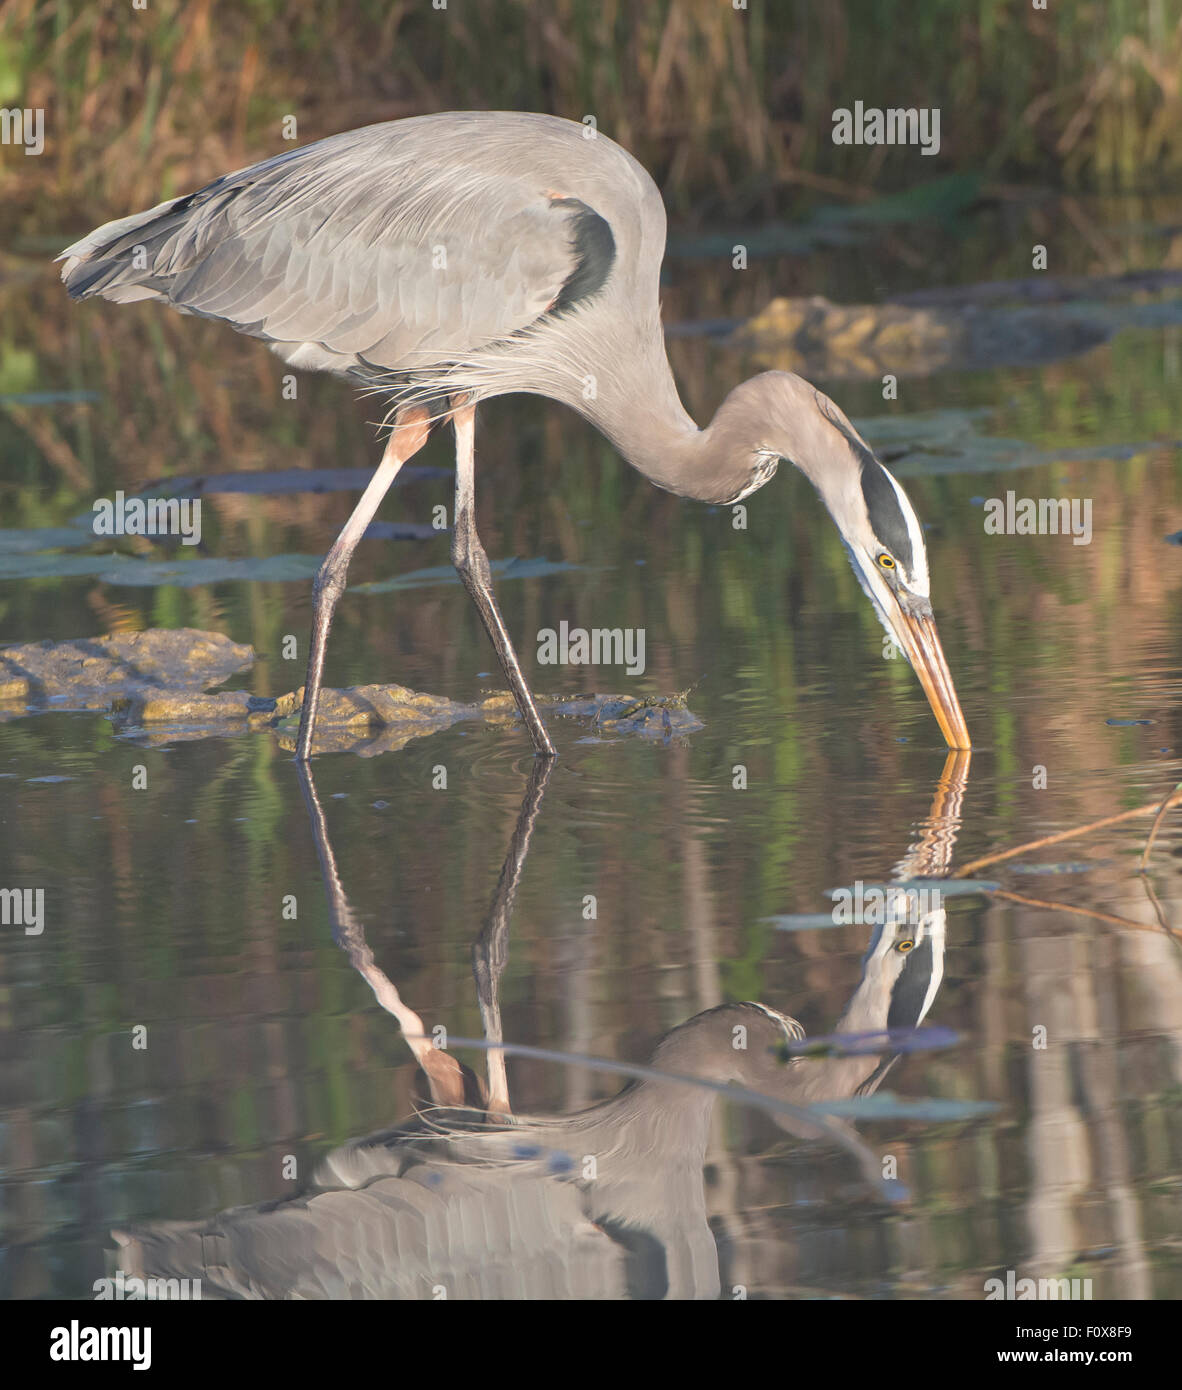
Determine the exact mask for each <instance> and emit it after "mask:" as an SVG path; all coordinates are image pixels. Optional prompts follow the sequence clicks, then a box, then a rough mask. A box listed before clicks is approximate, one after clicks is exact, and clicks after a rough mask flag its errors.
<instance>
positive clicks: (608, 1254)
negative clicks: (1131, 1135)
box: [115, 753, 969, 1298]
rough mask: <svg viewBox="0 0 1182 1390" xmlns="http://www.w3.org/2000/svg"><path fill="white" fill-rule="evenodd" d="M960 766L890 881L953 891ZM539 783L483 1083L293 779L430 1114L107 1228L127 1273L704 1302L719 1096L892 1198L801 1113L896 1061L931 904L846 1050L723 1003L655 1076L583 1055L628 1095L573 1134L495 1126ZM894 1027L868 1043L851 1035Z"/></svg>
mask: <svg viewBox="0 0 1182 1390" xmlns="http://www.w3.org/2000/svg"><path fill="white" fill-rule="evenodd" d="M968 766H969V755H968V754H967V753H965V754H955V753H954V754H950V755H949V757H948V762H947V764H946V766H945V769H944V773H943V775H942V776H941V778H940V781H939V784H938V786H937V788H936V793H935V798H934V802H933V807H932V812H931V816H930V817H929V819H928V820H927V821H925V822H924V824H923V826H922V828H921V834H920V837H919V839H918V841H917V843H916V844H915V845H913V846H912V847H911V849H910V851H909V852H908V854H907V855H906V857H905V858H904V859H903V860H902V861H901V863H900V864H899V865H898V868H897V870H896V874H897V877H899V878H901V879H913V878H915V877H917V876H924V877H933V878H939V877H942V876H945V875H947V873H948V871H949V868H950V860H951V854H952V849H953V846H954V844H955V840H956V834H957V830H958V827H959V823H960V822H959V816H960V807H961V801H962V797H963V792H964V787H965V782H966V778H967V775H968ZM551 768H552V764H550V763H548V762H542V761H539V762H537V763H536V764H535V766H534V768H533V771H532V773H531V775H530V778H529V782H528V785H527V787H526V791H525V796H524V799H523V802H522V807H521V811H520V814H519V816H518V820H517V824H516V826H515V829H514V833H513V836H512V839H511V841H510V845H509V850H508V854H507V855H506V858H505V862H504V866H503V868H502V871H501V875H500V879H499V882H498V885H497V889H496V892H495V894H494V897H493V901H492V904H491V907H490V910H489V912H488V916H487V919H486V922H485V925H484V929H483V931H482V932H481V934H480V937H479V938H478V940H477V943H476V946H475V951H474V966H475V977H476V986H477V994H478V998H479V1002H480V1011H481V1017H482V1021H483V1024H484V1028H485V1035H486V1036H485V1043H486V1044H489V1045H490V1046H489V1048H488V1057H489V1076H488V1083H487V1085H485V1084H484V1083H482V1082H481V1080H480V1079H479V1078H478V1077H477V1076H476V1075H475V1074H474V1073H473V1072H472V1071H471V1070H469V1069H468V1068H467V1067H465V1066H463V1064H461V1063H460V1062H459V1061H458V1060H457V1059H456V1058H455V1057H454V1055H453V1054H452V1053H451V1052H449V1051H445V1050H443V1049H442V1048H440V1047H437V1046H435V1045H434V1042H433V1040H432V1039H431V1038H429V1037H428V1036H426V1032H425V1029H424V1027H423V1024H422V1021H421V1019H420V1017H419V1015H418V1014H417V1013H416V1012H415V1011H414V1010H413V1009H411V1008H410V1007H409V1006H408V1005H407V1004H406V1003H405V1002H404V1001H403V999H402V997H401V994H400V992H399V990H398V989H397V988H396V987H395V985H394V984H393V983H392V982H391V981H390V980H389V979H388V977H387V976H386V975H385V973H384V972H383V971H382V969H381V968H380V967H379V966H378V965H377V963H376V961H375V960H374V957H373V953H372V951H371V950H370V949H369V947H368V945H367V944H366V941H365V936H364V932H363V930H362V927H361V924H360V921H359V919H358V917H357V916H356V914H355V913H354V911H353V909H352V908H351V906H350V904H349V900H348V897H347V895H346V893H345V891H344V888H343V886H342V884H341V880H340V875H339V873H338V869H337V864H336V859H335V856H334V853H333V849H332V845H331V842H330V840H329V837H328V831H327V823H326V819H325V816H324V812H323V809H322V807H321V804H320V800H319V797H318V796H317V793H316V787H315V782H314V780H313V776H312V772H311V770H310V768H301V769H300V770H299V773H300V776H301V785H302V788H303V791H304V797H305V801H306V803H307V806H308V811H309V814H310V817H311V822H312V829H313V835H314V838H315V841H316V846H317V851H318V853H319V857H320V863H321V868H322V872H323V877H324V882H325V887H326V891H327V895H328V900H329V907H330V913H331V917H332V921H333V926H334V933H335V936H336V939H337V941H338V943H339V944H340V945H341V946H342V947H343V948H344V950H345V951H346V952H347V954H348V956H349V959H350V962H351V963H352V964H353V966H354V967H355V968H356V969H357V970H358V971H359V973H360V974H361V975H362V976H363V978H364V979H365V980H366V982H367V983H368V984H369V986H370V988H371V989H372V990H373V992H374V995H375V997H376V998H377V1000H378V1002H379V1003H380V1004H381V1005H382V1007H383V1008H385V1009H386V1010H387V1011H388V1012H389V1013H390V1014H392V1015H393V1016H394V1018H395V1019H396V1020H397V1022H398V1024H399V1026H400V1028H401V1029H402V1032H403V1035H404V1036H405V1038H406V1041H407V1043H408V1045H409V1046H410V1048H411V1050H412V1052H413V1053H414V1056H415V1058H416V1060H417V1062H418V1064H419V1067H420V1068H421V1071H422V1074H423V1076H424V1078H425V1081H426V1085H427V1088H428V1091H429V1099H428V1100H425V1101H424V1103H423V1104H422V1105H421V1106H420V1107H419V1110H418V1113H417V1114H416V1116H415V1117H414V1118H412V1119H410V1120H408V1121H406V1122H405V1123H402V1124H400V1125H397V1126H395V1127H394V1128H392V1129H389V1130H386V1131H383V1132H381V1133H378V1134H374V1135H370V1136H368V1137H367V1138H364V1139H360V1140H356V1141H353V1142H351V1143H348V1144H345V1145H343V1146H341V1147H340V1148H338V1149H336V1150H334V1151H333V1152H331V1153H330V1154H329V1155H328V1156H327V1157H326V1158H325V1159H324V1161H323V1162H322V1163H321V1165H320V1167H319V1170H318V1171H317V1173H316V1176H315V1180H314V1183H313V1186H312V1188H311V1189H310V1190H309V1191H308V1192H307V1193H305V1194H304V1195H303V1196H301V1197H299V1198H296V1199H293V1200H289V1201H284V1202H281V1203H278V1204H274V1203H271V1204H268V1205H264V1206H256V1207H242V1208H238V1209H235V1210H231V1211H227V1212H223V1213H221V1214H220V1215H219V1216H217V1217H214V1218H213V1219H212V1220H209V1221H205V1222H201V1221H198V1222H167V1223H157V1224H153V1225H150V1226H145V1227H142V1228H139V1229H137V1230H132V1231H127V1232H122V1231H120V1232H116V1233H115V1239H116V1241H117V1242H118V1244H119V1246H120V1247H121V1248H120V1250H119V1252H118V1255H117V1257H116V1258H117V1262H118V1265H119V1267H120V1268H122V1269H123V1270H124V1272H125V1274H131V1275H136V1276H139V1277H167V1278H175V1277H185V1278H199V1279H200V1280H201V1281H202V1291H203V1293H204V1295H205V1296H206V1297H229V1298H325V1297H328V1298H347V1297H353V1298H432V1297H443V1296H446V1297H449V1298H450V1297H481V1298H501V1297H512V1298H552V1297H570V1298H587V1297H646V1298H652V1297H662V1296H664V1297H682V1298H685V1297H697V1298H711V1297H717V1296H718V1295H719V1293H720V1291H721V1281H720V1267H719V1249H718V1245H717V1243H716V1237H715V1234H714V1232H713V1231H712V1228H711V1225H710V1221H709V1219H708V1211H707V1205H706V1197H705V1191H704V1187H703V1178H702V1168H703V1164H704V1162H705V1158H706V1152H707V1146H708V1142H709V1137H710V1126H711V1117H712V1112H713V1109H714V1103H715V1100H716V1099H717V1096H718V1093H719V1092H720V1091H722V1092H724V1093H725V1094H727V1095H728V1096H731V1097H733V1098H735V1099H737V1100H740V1101H745V1102H750V1103H752V1104H756V1105H758V1106H759V1107H760V1108H762V1109H764V1110H766V1111H767V1112H768V1113H769V1114H770V1115H771V1116H772V1117H773V1119H774V1120H775V1122H776V1123H777V1124H778V1125H779V1126H780V1127H781V1129H783V1130H784V1131H786V1132H788V1133H791V1134H793V1135H795V1136H797V1137H799V1138H802V1139H809V1140H817V1139H820V1140H822V1141H824V1142H827V1143H829V1144H835V1145H837V1146H839V1147H840V1148H842V1149H844V1150H846V1151H847V1152H850V1153H852V1154H853V1155H854V1156H855V1157H856V1158H857V1159H858V1162H859V1167H860V1170H861V1175H862V1177H863V1178H864V1179H865V1180H866V1181H867V1182H868V1183H871V1184H873V1185H874V1186H875V1188H876V1189H877V1190H878V1191H879V1192H880V1193H881V1194H882V1195H886V1196H894V1197H897V1196H898V1195H900V1194H899V1193H898V1192H897V1190H895V1189H893V1188H892V1187H891V1186H890V1185H884V1184H883V1183H882V1181H881V1168H880V1160H879V1159H878V1157H877V1156H876V1155H875V1154H874V1153H873V1152H872V1151H871V1150H870V1149H869V1148H868V1147H867V1146H866V1145H865V1144H864V1143H863V1142H862V1141H861V1140H860V1139H859V1138H858V1137H857V1136H856V1135H855V1133H854V1130H853V1127H852V1123H851V1122H849V1121H847V1120H838V1119H835V1118H834V1117H832V1116H828V1115H825V1114H823V1113H819V1112H814V1111H810V1110H808V1109H807V1108H806V1107H808V1106H809V1105H811V1104H814V1103H816V1102H819V1101H825V1100H833V1099H836V1098H841V1097H849V1096H867V1095H870V1094H871V1093H873V1092H874V1091H876V1090H877V1089H878V1087H879V1086H880V1085H881V1083H882V1081H883V1079H884V1077H885V1076H886V1075H887V1073H888V1072H889V1071H890V1070H891V1068H892V1067H893V1066H894V1065H895V1064H896V1062H897V1061H898V1059H899V1057H900V1056H901V1055H902V1054H903V1052H904V1051H906V1050H907V1047H908V1043H909V1041H910V1040H911V1039H912V1038H913V1037H914V1030H915V1029H916V1028H918V1026H919V1024H920V1023H921V1022H922V1021H923V1019H924V1018H925V1017H926V1015H927V1014H928V1012H929V1010H930V1009H931V1006H932V1002H933V1000H934V998H935V995H936V992H937V990H938V989H939V986H940V983H941V980H942V978H943V957H944V934H945V912H944V909H943V908H942V907H936V908H934V909H933V910H930V911H924V912H920V913H918V914H916V913H915V912H914V911H913V910H912V907H911V906H910V905H908V904H906V903H897V904H896V906H895V909H894V910H892V911H890V912H888V914H887V917H886V920H885V921H883V922H880V923H878V924H877V925H876V926H875V929H874V931H873V933H872V936H871V939H870V942H869V945H868V949H867V951H866V954H865V957H864V959H863V962H862V972H861V979H860V980H859V983H858V986H857V988H856V989H855V991H854V993H853V996H852V997H851V999H850V1000H849V1003H848V1004H847V1006H846V1008H845V1009H844V1011H843V1012H842V1014H841V1017H840V1019H839V1021H838V1025H837V1027H838V1031H839V1034H843V1035H844V1034H857V1035H862V1036H861V1037H859V1038H857V1039H853V1040H849V1041H850V1042H851V1044H852V1045H849V1046H843V1045H842V1039H841V1038H839V1039H838V1040H837V1045H836V1046H830V1047H828V1048H826V1049H825V1050H824V1052H823V1054H822V1055H804V1054H802V1052H801V1050H800V1043H801V1040H802V1039H803V1038H804V1030H803V1028H802V1027H801V1026H800V1024H799V1023H797V1022H796V1021H795V1020H794V1019H792V1018H789V1017H787V1016H786V1015H784V1014H782V1013H780V1012H778V1011H777V1010H775V1009H773V1008H769V1007H768V1006H767V1005H764V1004H757V1003H742V1004H727V1005H722V1006H720V1007H717V1008H713V1009H708V1010H706V1011H704V1012H702V1013H699V1014H698V1015H696V1016H695V1017H693V1018H691V1019H690V1020H689V1021H688V1022H686V1023H684V1024H682V1025H681V1026H680V1027H678V1028H675V1029H673V1030H672V1031H671V1032H669V1033H668V1034H666V1036H665V1037H664V1038H663V1039H662V1040H661V1041H660V1043H659V1044H658V1045H657V1048H656V1050H655V1053H654V1055H653V1058H652V1063H651V1065H650V1066H648V1067H630V1066H627V1065H622V1064H614V1063H604V1062H601V1061H599V1060H597V1059H578V1060H581V1061H583V1062H584V1063H590V1064H591V1065H593V1066H596V1067H598V1068H600V1069H604V1070H611V1071H617V1072H622V1073H624V1074H626V1075H628V1074H630V1075H633V1076H634V1077H636V1078H637V1079H636V1080H635V1081H634V1082H633V1083H632V1084H630V1085H629V1086H628V1087H626V1088H625V1089H624V1090H623V1091H622V1092H621V1093H620V1094H619V1095H617V1096H616V1097H614V1098H613V1099H611V1100H609V1101H606V1102H604V1103H602V1104H598V1105H594V1106H591V1107H589V1108H587V1109H584V1110H582V1111H579V1112H577V1113H575V1114H571V1115H566V1116H560V1117H549V1116H531V1117H529V1118H528V1119H516V1120H514V1119H512V1118H511V1117H510V1116H511V1111H510V1098H509V1091H508V1081H507V1077H506V1073H505V1066H504V1056H503V1053H502V1052H501V1051H500V1050H499V1049H498V1047H497V1044H499V1043H501V1042H503V1035H502V1028H501V1018H500V1009H499V1002H498V986H499V981H500V977H501V973H502V971H503V969H504V966H505V963H506V961H507V958H508V939H509V922H510V917H511V914H512V909H513V903H514V899H515V897H516V894H517V889H518V885H519V883H520V880H521V875H522V872H523V869H524V866H525V862H526V857H527V854H528V851H529V845H530V839H531V836H532V834H533V830H534V825H535V822H536V820H537V817H538V813H539V810H540V808H541V805H542V801H543V798H544V795H545V791H546V787H547V783H548V781H549V779H550V775H551ZM887 1030H889V1039H884V1040H882V1041H881V1042H878V1043H876V1045H875V1046H874V1047H872V1048H870V1049H868V1048H867V1047H866V1046H865V1038H864V1035H867V1034H869V1035H872V1036H874V1037H878V1036H879V1035H882V1034H884V1033H885V1032H886V1031H887ZM859 1044H860V1045H859ZM515 1050H523V1049H515ZM524 1050H527V1051H536V1052H537V1055H541V1056H545V1055H550V1056H558V1057H560V1058H561V1057H562V1054H553V1053H551V1054H547V1053H545V1052H543V1051H540V1050H532V1049H524ZM568 1060H576V1059H568Z"/></svg>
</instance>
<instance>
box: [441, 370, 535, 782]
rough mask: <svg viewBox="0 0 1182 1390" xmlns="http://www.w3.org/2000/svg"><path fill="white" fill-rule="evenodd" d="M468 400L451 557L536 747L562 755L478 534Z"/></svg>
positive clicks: (456, 406) (462, 411)
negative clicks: (527, 679) (507, 621)
mask: <svg viewBox="0 0 1182 1390" xmlns="http://www.w3.org/2000/svg"><path fill="white" fill-rule="evenodd" d="M464 401H465V398H464V397H453V398H452V406H453V410H452V417H451V418H452V423H453V424H454V425H455V427H456V517H455V523H456V524H455V530H454V532H453V534H452V542H451V558H452V563H453V564H454V565H455V567H456V569H457V570H458V571H459V576H460V579H461V580H462V581H463V585H464V588H465V589H467V590H468V593H469V594H470V596H471V598H472V602H473V603H474V604H475V605H476V609H477V612H479V614H480V619H481V621H482V622H483V623H484V630H485V631H486V632H487V633H488V635H489V639H490V640H491V642H492V644H493V646H494V648H495V649H496V653H497V659H498V660H499V661H500V663H501V669H502V670H503V671H504V673H505V677H506V679H507V680H508V682H509V686H510V688H511V689H512V691H513V698H514V699H515V700H516V701H517V708H518V709H519V710H520V711H521V717H522V719H524V720H525V726H526V728H527V729H528V730H529V736H530V738H531V739H533V744H534V751H535V753H537V754H538V755H539V757H543V758H553V757H556V756H557V755H556V753H555V751H554V745H553V744H552V743H551V742H550V736H549V734H547V733H546V729H545V726H544V725H543V723H542V719H541V716H540V715H539V714H538V707H537V705H536V704H534V697H533V696H532V695H531V694H530V689H529V686H528V685H526V683H525V677H524V676H523V675H522V673H521V666H520V664H519V662H518V660H517V653H516V652H515V651H514V650H513V643H512V642H511V641H510V640H509V633H508V632H507V630H506V628H505V620H504V619H503V618H502V617H501V610H500V609H499V608H498V607H497V600H496V596H495V595H494V594H493V587H492V574H491V572H490V570H489V567H488V556H487V555H486V554H485V553H484V547H483V546H482V545H481V544H480V537H479V536H478V535H477V534H476V451H475V444H476V407H475V406H474V405H467V404H465V403H464Z"/></svg>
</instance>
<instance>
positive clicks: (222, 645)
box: [0, 628, 702, 756]
mask: <svg viewBox="0 0 1182 1390" xmlns="http://www.w3.org/2000/svg"><path fill="white" fill-rule="evenodd" d="M253 662H254V649H253V648H252V647H249V646H244V645H242V644H240V643H237V642H232V641H230V639H229V638H228V637H224V636H223V635H222V634H221V633H218V632H202V631H200V630H198V629H196V628H177V629H175V630H164V629H152V630H150V631H148V632H127V633H113V634H111V635H109V636H106V637H83V638H76V639H72V640H70V641H65V642H49V641H46V642H30V643H25V644H23V645H21V646H12V647H4V648H0V720H4V719H13V718H18V717H19V716H20V715H23V714H30V713H37V712H40V711H43V710H47V709H60V710H105V711H107V712H108V713H109V714H110V715H111V716H112V718H114V719H115V720H117V722H118V723H119V725H120V727H121V729H122V732H123V733H124V734H125V735H130V736H132V737H134V738H136V739H137V740H138V741H140V742H145V743H151V744H162V743H169V742H176V741H180V740H186V739H193V738H204V737H206V736H208V735H210V734H217V733H242V732H245V731H247V730H250V729H266V728H274V729H276V730H277V731H278V734H279V738H280V742H281V744H282V746H283V747H285V748H292V749H294V747H295V737H296V730H297V729H298V727H299V718H300V707H301V705H302V703H303V698H304V691H303V687H302V686H301V687H300V688H299V689H298V690H293V691H291V692H290V693H289V694H287V695H281V696H280V697H279V698H278V699H271V698H270V697H267V696H259V695H252V694H250V693H249V692H248V691H245V690H223V691H216V692H213V693H211V692H210V691H209V690H208V687H209V686H213V685H220V684H221V683H222V682H223V681H225V680H227V679H229V677H231V676H233V675H235V674H237V673H238V672H240V671H244V670H246V669H248V668H249V667H250V666H251V665H252V664H253ZM538 704H539V706H540V707H541V708H542V709H544V710H545V711H547V713H549V714H551V715H559V716H562V717H564V718H573V719H579V720H583V721H585V722H586V724H587V726H588V734H589V736H591V737H596V736H604V735H623V734H634V735H640V736H642V737H650V738H652V737H656V738H668V737H670V736H671V735H674V734H689V733H693V732H694V730H696V729H700V728H701V727H702V724H701V721H700V720H699V719H697V718H695V716H694V715H692V714H691V713H690V711H689V710H688V708H687V707H686V697H685V695H684V694H682V695H674V696H668V697H648V698H644V699H639V700H638V699H634V698H628V697H625V696H619V695H576V696H561V695H558V696H544V695H543V696H540V697H538ZM519 718H520V716H519V715H518V712H517V706H516V704H515V703H514V701H513V697H512V695H510V694H509V693H508V692H507V691H497V692H492V693H489V694H488V695H485V696H484V697H483V698H482V699H480V700H477V701H474V702H472V703H470V704H464V703H460V702H457V701H455V700H449V699H447V698H446V697H444V696H442V695H430V694H427V693H425V692H423V691H419V690H410V689H408V688H407V687H406V686H403V685H358V686H353V687H351V688H350V689H348V690H332V689H326V690H322V691H321V693H320V708H319V711H318V714H317V720H316V743H315V751H316V752H318V753H321V752H337V751H340V752H345V751H349V752H355V753H360V754H362V755H363V756H374V755H376V754H378V753H386V752H390V751H393V750H395V749H398V748H402V747H404V746H405V745H406V744H407V743H409V742H410V740H411V739H413V738H421V737H422V736H423V735H425V734H432V733H436V732H438V731H440V730H443V729H448V728H450V727H451V726H452V725H453V724H458V723H460V722H461V721H477V720H479V721H484V722H491V723H500V724H510V723H513V722H515V721H516V720H518V719H519Z"/></svg>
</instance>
